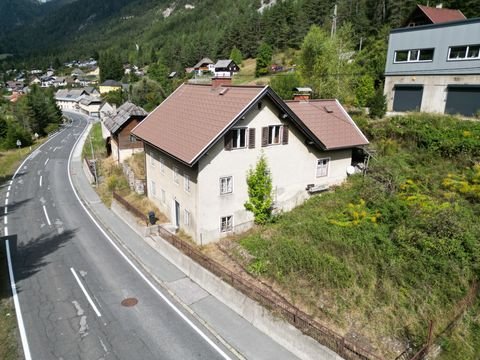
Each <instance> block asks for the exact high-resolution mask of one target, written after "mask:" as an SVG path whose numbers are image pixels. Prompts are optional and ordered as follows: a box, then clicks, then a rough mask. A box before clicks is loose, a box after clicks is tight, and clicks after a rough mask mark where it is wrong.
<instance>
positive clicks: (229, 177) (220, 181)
mask: <svg viewBox="0 0 480 360" xmlns="http://www.w3.org/2000/svg"><path fill="white" fill-rule="evenodd" d="M228 179H230V186H228V185H229V180H228ZM223 180H226V182H227V186H226V189H227V191H222V190H223V189H224V186H222V185H223ZM219 186H220V195H229V194H233V176H231V175H230V176H221V177H220V179H219ZM229 189H230V191H228V190H229Z"/></svg>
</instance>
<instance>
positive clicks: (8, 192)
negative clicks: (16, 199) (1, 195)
mask: <svg viewBox="0 0 480 360" xmlns="http://www.w3.org/2000/svg"><path fill="white" fill-rule="evenodd" d="M9 196H10V191H7V196H5V197H6V198H7V199H8V197H9Z"/></svg>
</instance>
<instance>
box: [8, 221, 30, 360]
mask: <svg viewBox="0 0 480 360" xmlns="http://www.w3.org/2000/svg"><path fill="white" fill-rule="evenodd" d="M6 229H7V228H5V230H6ZM5 235H7V233H5ZM5 247H6V248H7V262H8V274H9V275H10V287H11V288H12V294H13V303H14V304H15V313H16V314H17V322H18V330H19V331H20V338H21V339H22V346H23V353H24V355H25V360H32V356H31V355H30V347H29V346H28V340H27V333H26V332H25V325H24V323H23V317H22V310H21V309H20V301H19V300H18V294H17V286H16V285H15V278H14V276H13V266H12V259H11V257H10V243H9V241H8V239H7V240H6V241H5Z"/></svg>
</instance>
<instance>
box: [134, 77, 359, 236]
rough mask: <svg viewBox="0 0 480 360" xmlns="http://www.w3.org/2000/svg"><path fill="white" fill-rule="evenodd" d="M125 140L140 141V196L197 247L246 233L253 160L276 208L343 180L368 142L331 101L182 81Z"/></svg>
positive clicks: (287, 207)
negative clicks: (267, 178)
mask: <svg viewBox="0 0 480 360" xmlns="http://www.w3.org/2000/svg"><path fill="white" fill-rule="evenodd" d="M132 133H133V134H134V135H135V136H136V137H138V138H139V139H141V140H143V142H144V146H145V152H146V175H147V186H148V196H149V197H150V198H151V199H152V200H153V201H154V202H155V203H156V204H157V205H158V206H159V208H160V209H162V210H163V211H164V213H165V214H166V215H167V216H169V217H170V220H171V222H172V223H173V224H174V225H175V226H177V227H179V228H181V229H182V230H184V231H185V232H186V233H187V234H189V235H190V236H192V238H193V239H194V240H195V241H196V242H197V243H199V244H205V243H208V242H211V241H215V240H217V239H219V238H221V237H222V236H225V235H228V234H230V233H232V232H234V231H244V230H246V229H248V228H249V227H251V226H252V224H253V215H252V214H251V213H250V212H248V211H246V210H245V208H244V203H245V202H246V201H247V199H248V193H247V184H246V175H247V171H248V170H249V169H251V168H253V167H255V165H256V163H257V162H258V159H259V158H260V157H261V156H262V154H263V155H264V156H265V157H266V159H267V162H268V166H269V169H270V172H271V175H272V179H273V189H274V193H273V196H274V201H275V205H274V206H275V209H276V211H282V210H290V209H292V208H293V207H295V206H297V205H299V204H301V203H302V202H303V201H304V200H305V199H307V198H308V197H309V195H310V193H309V191H308V189H311V190H314V189H317V190H318V189H326V188H328V187H329V186H332V185H335V184H339V183H341V182H342V181H344V180H345V178H346V177H347V167H349V166H350V165H351V162H352V149H353V148H355V147H358V146H363V145H366V144H368V140H367V139H366V138H365V136H364V135H363V134H362V133H361V131H360V130H359V129H358V127H357V126H356V125H355V123H354V122H353V121H352V119H351V118H350V116H349V115H348V114H347V113H346V112H345V110H344V109H343V107H342V106H341V105H340V104H339V103H338V101H336V100H311V101H293V102H287V103H286V102H284V101H283V100H282V99H280V98H279V97H278V95H277V94H275V92H274V91H273V90H272V89H271V88H270V87H268V86H265V87H259V86H232V85H227V84H223V85H219V82H217V81H216V80H215V79H214V81H213V84H212V85H194V84H183V85H181V86H180V87H179V88H178V89H177V90H176V91H175V92H174V93H173V94H172V95H170V96H169V97H168V98H167V99H166V100H165V101H164V102H163V103H162V104H160V105H159V106H158V107H157V108H156V109H155V110H154V111H153V112H152V113H151V114H150V115H148V116H147V118H146V119H145V120H144V121H143V122H142V123H141V124H139V125H138V126H137V127H136V128H135V129H133V131H132Z"/></svg>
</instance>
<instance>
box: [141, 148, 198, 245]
mask: <svg viewBox="0 0 480 360" xmlns="http://www.w3.org/2000/svg"><path fill="white" fill-rule="evenodd" d="M152 157H153V161H152ZM145 159H146V174H147V191H148V197H149V198H151V199H152V201H153V202H154V203H155V204H156V205H157V207H158V208H159V209H160V210H161V211H162V212H163V213H164V214H165V215H166V216H167V218H168V219H169V220H170V222H171V223H172V224H174V223H175V213H174V210H175V203H174V202H175V201H177V202H178V204H179V207H180V213H179V220H180V228H181V229H182V230H183V231H184V232H185V233H187V234H188V235H190V236H192V237H193V238H194V237H195V233H196V231H195V229H196V224H197V221H196V218H197V170H196V169H197V167H193V168H190V167H188V166H186V165H184V164H182V163H180V162H178V161H176V160H175V159H173V158H171V157H170V156H168V155H165V154H161V153H160V152H159V151H157V150H155V149H153V148H151V147H149V146H148V145H145ZM161 160H162V161H163V163H164V166H163V167H162V166H161ZM174 168H176V169H178V183H175V181H174ZM162 169H163V170H162ZM185 175H187V176H188V177H189V183H190V191H189V192H187V191H185ZM153 187H154V188H153ZM162 191H163V192H164V193H165V198H164V199H163V197H162ZM185 210H187V211H188V212H189V213H190V224H189V225H186V224H185V220H186V219H185Z"/></svg>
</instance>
